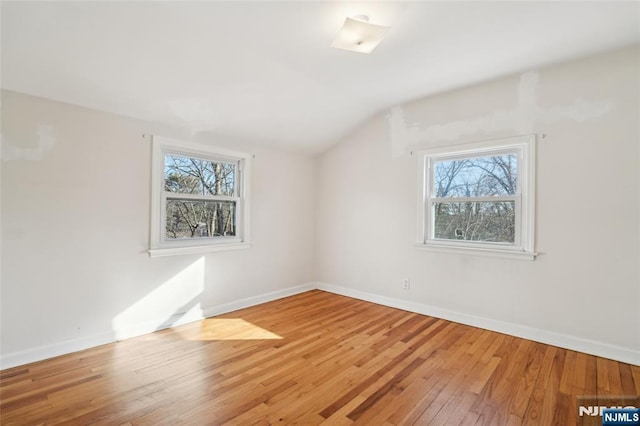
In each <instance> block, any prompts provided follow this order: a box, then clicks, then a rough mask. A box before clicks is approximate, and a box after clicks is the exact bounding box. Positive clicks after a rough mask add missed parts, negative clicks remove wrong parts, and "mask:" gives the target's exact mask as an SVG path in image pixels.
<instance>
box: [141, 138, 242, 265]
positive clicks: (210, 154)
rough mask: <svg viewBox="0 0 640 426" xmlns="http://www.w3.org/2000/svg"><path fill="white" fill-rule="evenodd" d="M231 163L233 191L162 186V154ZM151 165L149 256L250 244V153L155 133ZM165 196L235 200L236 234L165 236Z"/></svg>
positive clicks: (231, 247) (215, 249) (209, 250)
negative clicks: (186, 190)
mask: <svg viewBox="0 0 640 426" xmlns="http://www.w3.org/2000/svg"><path fill="white" fill-rule="evenodd" d="M167 154H170V155H176V156H181V157H187V158H198V159H202V160H209V161H216V162H224V163H232V164H235V165H236V177H235V182H234V184H235V191H234V192H235V195H234V196H226V195H200V194H182V193H173V192H168V191H165V190H164V179H165V155H167ZM151 157H152V165H151V229H150V242H149V246H150V247H149V250H148V252H149V255H150V256H151V257H157V256H170V255H177V254H191V253H206V252H212V251H223V250H239V249H245V248H249V247H250V243H249V241H250V240H249V230H250V229H249V206H250V203H249V201H250V200H249V182H250V176H251V173H250V170H251V155H250V154H247V153H244V152H238V151H232V150H228V149H223V148H218V147H214V146H208V145H202V144H196V143H192V142H185V141H180V140H175V139H169V138H164V137H159V136H153V137H152V155H151ZM169 199H186V200H202V201H214V202H215V201H235V202H236V207H235V208H236V214H235V219H236V235H235V236H218V237H203V238H194V239H176V240H171V239H167V238H165V233H166V232H165V229H166V220H167V216H166V215H167V212H166V205H167V200H169Z"/></svg>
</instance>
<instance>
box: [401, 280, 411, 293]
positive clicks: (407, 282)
mask: <svg viewBox="0 0 640 426" xmlns="http://www.w3.org/2000/svg"><path fill="white" fill-rule="evenodd" d="M409 284H410V282H409V278H403V279H402V288H403V289H405V290H409Z"/></svg>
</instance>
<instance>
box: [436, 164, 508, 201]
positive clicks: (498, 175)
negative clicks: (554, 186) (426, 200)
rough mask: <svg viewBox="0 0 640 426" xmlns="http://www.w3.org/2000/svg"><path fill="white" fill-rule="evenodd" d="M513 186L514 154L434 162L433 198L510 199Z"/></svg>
mask: <svg viewBox="0 0 640 426" xmlns="http://www.w3.org/2000/svg"><path fill="white" fill-rule="evenodd" d="M517 184H518V157H517V155H516V154H505V155H497V156H489V157H474V158H465V159H460V160H447V161H436V162H434V165H433V185H434V186H433V193H434V194H435V196H436V197H489V196H492V195H513V194H515V193H516V191H517Z"/></svg>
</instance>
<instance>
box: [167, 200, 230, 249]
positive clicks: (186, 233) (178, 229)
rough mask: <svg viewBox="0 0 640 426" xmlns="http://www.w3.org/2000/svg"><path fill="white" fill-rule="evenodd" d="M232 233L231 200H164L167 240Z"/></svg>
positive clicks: (219, 235) (228, 234) (220, 235)
mask: <svg viewBox="0 0 640 426" xmlns="http://www.w3.org/2000/svg"><path fill="white" fill-rule="evenodd" d="M235 235H236V202H235V201H190V200H167V223H166V227H165V236H166V238H167V239H176V238H210V237H223V236H225V237H226V236H235Z"/></svg>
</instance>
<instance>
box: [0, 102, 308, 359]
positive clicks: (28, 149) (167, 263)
mask: <svg viewBox="0 0 640 426" xmlns="http://www.w3.org/2000/svg"><path fill="white" fill-rule="evenodd" d="M143 133H146V134H154V133H155V134H158V135H162V136H167V137H173V138H181V139H188V140H194V141H198V142H201V143H211V144H213V145H219V146H227V147H233V149H237V150H245V151H248V152H251V153H253V154H255V158H254V159H253V160H252V181H251V190H252V200H251V202H252V219H251V226H252V228H251V229H252V235H251V237H252V238H251V239H252V241H253V243H254V244H253V246H252V247H251V248H250V249H248V250H240V251H232V252H217V253H211V254H207V255H204V256H202V255H182V256H172V257H161V258H150V257H149V256H148V254H147V253H146V250H147V248H148V242H149V217H150V164H151V145H150V141H149V140H148V139H143V138H142V137H141V135H142V134H143ZM2 150H3V151H2V153H3V162H2V179H1V183H2V204H1V206H2V234H1V235H2V277H1V278H2V286H1V298H2V301H1V303H2V304H1V321H2V324H1V331H2V335H1V342H2V347H1V354H2V367H3V368H6V367H9V366H11V365H17V364H21V363H24V362H28V361H32V360H35V359H41V358H45V357H49V356H52V355H56V354H59V353H65V352H69V351H72V350H75V349H80V348H84V347H88V346H92V345H95V344H99V343H105V342H108V341H112V340H113V339H114V338H119V337H126V336H130V335H133V334H139V333H142V332H148V331H151V330H153V329H155V328H157V327H160V326H167V325H170V324H173V323H176V322H180V321H185V320H188V319H194V318H198V317H199V316H202V314H203V313H204V314H205V315H207V314H208V315H210V314H212V313H216V312H220V311H223V310H230V309H233V308H237V307H239V306H242V305H245V304H250V303H255V302H258V301H261V300H266V299H269V298H272V297H278V296H282V295H284V294H288V293H290V292H294V291H299V290H300V288H297V287H296V286H300V285H304V284H307V283H310V282H313V281H314V279H315V246H314V223H315V213H314V208H315V193H314V188H315V180H314V179H315V176H314V173H315V172H314V159H313V158H310V157H305V156H299V155H295V154H291V153H284V152H274V151H269V150H266V149H262V148H260V146H259V145H258V144H254V145H253V146H251V145H248V144H241V143H237V142H236V143H232V142H230V141H226V140H224V139H223V138H216V137H215V136H211V135H209V136H207V135H200V136H199V137H191V135H189V133H188V132H187V131H180V130H179V129H172V128H169V127H165V126H162V125H158V124H153V123H146V122H141V121H137V120H133V119H128V118H123V117H119V116H115V115H110V114H106V113H102V112H97V111H92V110H88V109H84V108H79V107H75V106H70V105H67V104H62V103H57V102H52V101H48V100H44V99H39V98H34V97H29V96H26V95H22V94H17V93H13V92H2ZM184 313H187V314H186V315H184Z"/></svg>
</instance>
